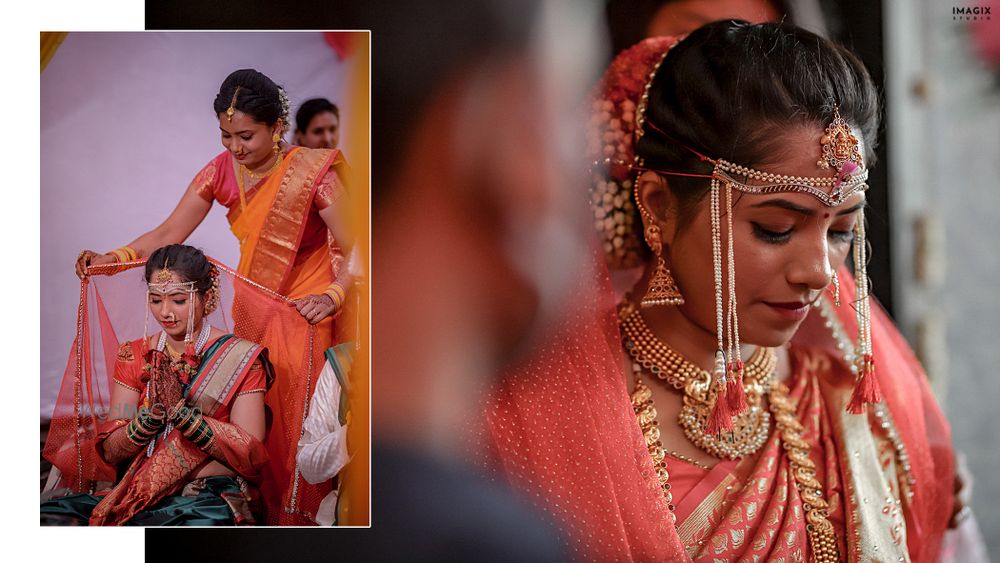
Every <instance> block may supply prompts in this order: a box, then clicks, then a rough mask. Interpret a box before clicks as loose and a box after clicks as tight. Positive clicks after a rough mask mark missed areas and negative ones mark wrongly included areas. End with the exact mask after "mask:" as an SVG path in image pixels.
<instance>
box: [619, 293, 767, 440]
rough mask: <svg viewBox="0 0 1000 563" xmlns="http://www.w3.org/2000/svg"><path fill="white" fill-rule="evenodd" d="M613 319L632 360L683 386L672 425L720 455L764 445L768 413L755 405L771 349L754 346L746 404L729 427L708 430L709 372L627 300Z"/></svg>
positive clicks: (747, 372) (714, 394) (713, 390)
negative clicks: (720, 430) (651, 325)
mask: <svg viewBox="0 0 1000 563" xmlns="http://www.w3.org/2000/svg"><path fill="white" fill-rule="evenodd" d="M618 322H619V325H620V327H621V330H622V336H623V342H624V345H625V349H626V350H628V353H629V355H630V356H631V357H632V359H633V361H634V362H635V363H636V364H637V365H639V366H642V367H643V368H645V369H646V370H648V371H649V372H650V373H652V374H653V375H655V376H656V377H657V378H659V379H661V380H663V381H665V382H667V383H669V384H670V385H671V386H673V387H674V388H675V389H679V390H680V389H683V390H684V397H683V399H682V400H683V406H682V407H681V412H680V414H679V415H678V417H677V424H678V425H679V426H680V427H681V428H682V429H683V430H684V435H685V436H686V437H687V439H688V440H689V441H690V442H691V443H692V444H694V445H695V446H696V447H697V448H698V449H700V450H702V451H704V452H706V453H708V454H709V455H712V456H715V457H719V458H726V459H739V458H742V457H745V456H748V455H753V454H754V453H756V452H757V450H759V449H760V448H761V446H763V445H764V442H765V441H766V440H767V436H768V434H769V433H770V430H771V415H770V413H769V412H767V411H766V410H765V409H763V408H762V407H761V399H762V397H763V396H764V394H766V393H767V392H768V389H769V388H770V385H771V380H772V378H773V376H774V371H775V367H776V366H777V355H776V354H775V353H774V350H773V349H771V348H764V347H758V348H757V350H755V351H754V353H753V355H752V356H751V357H750V359H749V360H748V361H747V365H746V368H745V371H744V377H743V385H744V389H745V390H746V397H747V405H748V407H749V408H747V409H746V410H745V411H743V412H742V413H740V414H738V415H736V416H734V417H733V430H732V431H731V432H723V433H721V434H708V433H706V432H705V425H706V423H707V421H708V417H709V416H710V415H711V414H712V408H713V407H714V406H715V401H716V397H717V394H718V392H717V390H716V386H714V385H712V374H711V373H710V372H708V371H706V370H703V369H701V368H699V367H698V366H696V365H694V364H692V363H691V362H689V361H687V360H686V359H685V358H684V357H683V356H681V355H680V354H678V353H677V352H675V351H674V350H672V349H671V348H670V347H669V346H667V345H666V344H665V343H664V342H663V341H661V340H660V339H659V338H657V337H656V335H654V334H653V333H652V331H651V330H650V329H649V326H648V325H646V321H645V320H644V319H643V318H642V315H641V314H640V313H639V310H638V309H637V308H636V307H635V305H634V304H632V303H631V302H629V301H625V302H624V303H622V305H621V306H620V307H619V310H618ZM637 380H638V378H637Z"/></svg>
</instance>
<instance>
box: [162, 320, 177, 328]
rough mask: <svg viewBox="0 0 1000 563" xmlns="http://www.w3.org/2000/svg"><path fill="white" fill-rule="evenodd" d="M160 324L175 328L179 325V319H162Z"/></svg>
mask: <svg viewBox="0 0 1000 563" xmlns="http://www.w3.org/2000/svg"><path fill="white" fill-rule="evenodd" d="M160 324H161V325H163V326H164V327H166V328H174V327H175V326H177V321H160Z"/></svg>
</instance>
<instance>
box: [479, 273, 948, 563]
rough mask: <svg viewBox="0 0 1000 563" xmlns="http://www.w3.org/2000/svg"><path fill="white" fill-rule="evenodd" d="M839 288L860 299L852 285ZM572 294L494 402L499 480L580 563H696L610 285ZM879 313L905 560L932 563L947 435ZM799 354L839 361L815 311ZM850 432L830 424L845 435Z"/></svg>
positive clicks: (852, 525) (856, 526)
mask: <svg viewBox="0 0 1000 563" xmlns="http://www.w3.org/2000/svg"><path fill="white" fill-rule="evenodd" d="M600 260H601V257H599V256H595V258H594V264H595V268H594V269H595V271H596V270H599V269H603V268H598V267H597V264H599V263H600ZM841 274H842V275H841V279H842V280H848V279H850V276H849V275H846V270H845V271H842V272H841ZM842 283H844V286H845V287H844V290H845V291H846V292H847V294H848V295H852V294H853V293H852V292H853V290H854V288H853V285H852V284H851V283H849V282H846V283H845V282H842ZM571 293H572V294H573V296H574V302H573V303H574V307H573V308H571V309H570V310H568V311H567V313H566V315H565V317H564V318H563V320H562V321H561V322H560V323H559V325H558V326H557V327H556V328H554V329H553V331H552V333H551V335H550V337H549V338H548V339H547V340H546V341H545V343H544V344H543V345H541V346H539V347H538V349H537V350H536V351H535V353H534V354H533V355H532V356H531V358H530V359H529V360H527V361H526V362H524V363H523V364H522V365H520V366H519V367H518V368H517V369H515V370H513V372H512V373H510V374H508V376H507V377H505V378H504V379H503V380H502V382H501V383H500V384H499V385H498V387H497V389H496V391H495V392H494V394H493V397H492V400H491V402H490V404H489V406H488V409H487V412H486V417H487V436H488V440H489V444H490V447H491V452H492V456H491V458H490V460H489V463H490V465H491V466H492V468H493V469H494V470H495V472H496V475H497V477H498V478H500V479H503V480H506V481H508V482H509V483H510V484H511V485H512V486H513V487H514V488H515V489H516V490H519V491H522V492H523V493H525V495H526V496H527V497H528V498H530V499H533V500H534V501H535V502H536V503H537V504H538V505H539V506H540V507H541V508H542V509H544V510H545V511H546V512H548V513H549V514H550V515H551V516H552V517H553V518H554V519H555V520H556V521H557V522H559V523H560V524H561V525H562V526H563V529H564V531H565V532H566V533H567V535H568V536H569V539H570V545H571V547H572V549H573V553H574V554H575V556H576V557H577V558H579V559H591V560H599V561H629V560H659V561H674V560H689V559H690V557H689V556H688V554H687V553H686V552H685V548H684V545H683V543H682V541H681V539H680V536H679V535H678V533H677V529H676V528H675V527H674V525H673V524H672V522H671V519H670V513H669V509H668V507H667V504H666V502H665V500H664V497H663V493H662V491H661V490H660V487H659V483H658V482H657V479H656V476H655V474H654V472H653V463H652V459H651V458H650V456H649V453H648V450H647V447H646V444H645V441H644V439H643V436H642V434H641V432H640V429H639V425H638V423H637V421H636V418H635V415H634V413H633V411H632V406H631V403H630V400H629V393H628V390H627V389H626V385H625V381H626V378H625V374H624V371H623V368H624V364H623V358H624V356H623V354H624V352H623V348H622V346H621V339H620V336H619V334H618V328H617V323H616V320H615V312H614V303H613V294H612V291H611V287H610V282H609V280H608V277H607V275H606V273H600V274H595V275H594V277H593V278H592V279H589V280H586V279H584V280H581V282H580V285H579V287H578V288H576V291H575V292H571ZM824 298H825V297H824ZM872 311H873V312H872V317H873V318H872V335H873V341H874V355H875V360H876V365H877V366H878V367H877V372H876V377H878V378H879V382H880V384H881V386H882V390H883V393H884V396H885V406H886V407H887V408H888V410H889V412H890V414H891V416H892V420H894V422H895V428H896V430H897V431H898V435H899V437H900V438H901V440H902V446H903V449H904V451H905V452H906V455H907V456H908V463H909V467H910V474H911V475H912V477H913V484H912V490H913V497H912V499H911V500H910V502H909V504H908V506H907V507H906V510H905V514H904V516H905V522H906V527H907V530H906V537H907V547H908V551H909V555H910V557H911V558H912V560H914V561H935V560H936V559H937V557H938V555H937V554H938V552H939V550H940V545H941V540H942V537H943V534H944V530H945V528H946V526H947V522H948V519H949V517H950V514H951V510H950V506H951V503H952V484H953V482H954V468H953V451H952V448H951V439H950V433H949V430H948V425H947V422H946V421H945V420H944V417H943V415H942V414H941V411H940V409H939V408H938V407H937V404H936V403H935V401H934V398H933V396H932V395H931V393H930V390H929V386H928V384H927V381H926V376H925V375H924V373H923V371H922V369H921V368H920V365H919V363H918V362H917V361H916V359H915V357H914V356H913V353H912V352H911V351H910V349H909V347H908V346H907V345H906V343H905V341H904V340H903V339H902V337H901V335H900V334H899V332H898V331H897V330H896V329H895V327H894V326H893V325H892V323H891V322H890V321H889V319H888V316H887V315H886V314H885V313H884V312H883V311H882V310H881V309H879V308H878V307H877V306H876V307H873V308H872ZM836 314H837V316H838V318H839V319H840V321H841V323H842V325H843V327H844V329H845V330H846V331H847V333H848V335H849V336H853V335H854V334H856V332H857V327H856V322H855V320H854V311H853V309H851V307H850V306H849V305H848V304H844V305H842V306H841V307H839V308H837V309H836ZM794 342H795V343H796V344H797V345H800V346H809V347H814V348H821V349H825V350H828V351H837V341H836V340H835V339H834V337H833V334H832V333H831V329H830V328H829V327H827V326H825V322H824V319H823V318H822V317H821V316H820V315H819V314H818V312H816V311H814V312H813V313H811V314H810V318H809V319H807V321H806V323H805V324H804V325H803V327H802V329H801V330H800V331H799V333H798V334H797V335H796V337H795V339H794ZM837 357H839V353H838V355H834V358H837ZM849 392H850V390H849V387H844V388H843V391H842V392H841V393H839V394H833V395H832V396H836V397H840V399H839V400H838V402H839V404H836V405H828V412H830V413H831V418H832V417H834V416H835V415H836V416H839V415H840V414H841V413H842V407H843V406H845V405H846V402H847V397H848V396H849ZM843 416H845V417H855V418H847V419H843V420H846V421H847V423H846V424H852V425H854V426H855V427H856V426H857V423H858V421H861V423H862V425H865V424H867V419H866V418H864V417H863V416H862V415H848V414H846V413H843ZM843 420H841V419H836V420H835V421H834V424H836V425H837V429H836V431H837V432H840V433H841V434H844V433H845V430H844V428H845V427H844V424H845V423H844V422H843ZM838 440H840V439H839V438H838ZM841 453H842V452H841ZM847 465H848V464H847V463H846V461H845V460H844V458H843V457H840V475H847V476H848V478H849V476H850V475H851V473H850V471H849V470H848V468H847ZM844 488H845V493H844V496H845V502H847V503H848V504H849V507H848V508H850V507H853V506H858V505H861V504H863V502H862V499H859V498H853V496H852V495H856V494H857V491H854V490H852V489H851V488H850V487H849V486H847V484H846V483H845V487H844ZM860 524H861V523H859V522H857V521H851V520H848V521H847V522H846V523H845V526H846V527H847V532H848V538H845V539H846V541H847V543H848V552H847V553H846V554H844V555H848V556H849V554H853V553H857V552H858V551H856V550H855V547H858V549H859V550H860V548H861V547H864V546H856V545H855V544H856V543H858V542H860V543H864V542H865V541H867V540H866V539H865V538H867V537H868V536H866V535H863V534H862V531H864V530H861V527H860ZM878 531H880V532H881V531H884V532H887V533H888V532H889V531H888V530H878ZM859 538H860V539H859ZM852 542H853V543H852ZM869 547H870V546H869Z"/></svg>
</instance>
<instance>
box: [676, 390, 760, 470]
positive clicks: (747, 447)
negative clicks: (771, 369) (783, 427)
mask: <svg viewBox="0 0 1000 563" xmlns="http://www.w3.org/2000/svg"><path fill="white" fill-rule="evenodd" d="M743 384H744V387H745V389H746V395H747V405H748V406H749V408H747V410H745V411H743V412H742V413H740V414H738V415H736V416H734V417H733V430H732V431H731V432H722V433H720V434H708V433H706V432H705V426H706V424H707V422H708V417H709V416H710V415H711V414H712V408H713V407H714V406H715V401H716V399H717V392H716V386H714V385H712V381H711V378H710V377H705V378H703V379H692V380H690V381H688V383H687V386H686V387H685V389H684V398H683V406H682V407H681V412H680V414H679V415H677V424H679V425H680V427H681V428H682V429H683V430H684V435H685V436H686V437H687V439H688V440H690V441H691V443H692V444H694V445H695V446H696V447H697V448H698V449H700V450H702V451H704V452H705V453H707V454H709V455H711V456H714V457H719V458H725V459H740V458H743V457H746V456H749V455H753V454H755V453H757V450H759V449H760V448H761V446H763V445H764V442H766V441H767V437H768V434H770V432H771V414H770V413H769V412H767V411H766V410H765V409H763V408H761V399H762V397H763V395H764V394H765V393H766V391H767V390H765V389H764V388H763V386H761V385H760V384H759V383H755V382H748V381H746V380H744V382H743Z"/></svg>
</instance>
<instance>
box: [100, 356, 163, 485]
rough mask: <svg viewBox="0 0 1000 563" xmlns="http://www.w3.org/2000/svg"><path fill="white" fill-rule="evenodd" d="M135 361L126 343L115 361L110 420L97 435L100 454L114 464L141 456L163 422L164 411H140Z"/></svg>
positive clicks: (139, 393)
mask: <svg viewBox="0 0 1000 563" xmlns="http://www.w3.org/2000/svg"><path fill="white" fill-rule="evenodd" d="M134 364H135V358H134V357H133V352H132V348H131V346H130V344H128V343H126V344H123V345H122V347H121V348H120V349H119V352H118V360H117V362H116V363H115V376H114V384H113V385H112V389H111V405H110V410H109V412H108V419H109V420H108V421H107V422H105V423H104V424H103V425H102V428H101V431H100V433H99V434H98V438H97V439H98V442H97V445H98V453H100V454H101V457H103V458H104V460H105V461H106V462H107V463H108V464H110V465H112V466H116V465H118V464H119V463H121V462H123V461H126V460H129V459H132V458H134V457H135V456H136V455H138V454H139V452H141V451H142V450H143V449H144V448H145V447H146V444H147V443H148V442H149V440H150V439H152V437H153V436H155V435H156V432H158V431H159V429H160V428H162V426H163V424H164V420H163V414H162V413H159V412H158V413H152V412H149V411H140V409H139V400H140V398H141V396H142V390H141V389H140V388H139V386H140V385H141V383H140V381H139V377H138V373H137V371H136V370H138V369H139V368H138V366H137V365H134Z"/></svg>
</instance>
